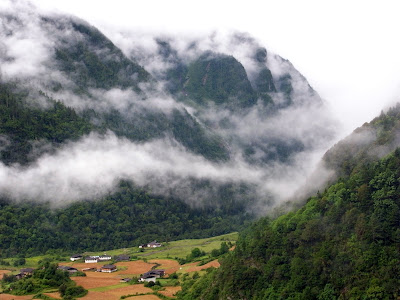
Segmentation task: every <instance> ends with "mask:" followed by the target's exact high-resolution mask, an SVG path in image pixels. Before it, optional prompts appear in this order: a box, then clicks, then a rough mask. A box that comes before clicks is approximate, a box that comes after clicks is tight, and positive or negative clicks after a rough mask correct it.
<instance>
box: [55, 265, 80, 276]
mask: <svg viewBox="0 0 400 300" xmlns="http://www.w3.org/2000/svg"><path fill="white" fill-rule="evenodd" d="M58 269H60V270H63V271H66V272H68V273H70V274H73V273H76V272H78V269H76V268H73V267H69V266H58Z"/></svg>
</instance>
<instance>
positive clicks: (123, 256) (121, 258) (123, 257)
mask: <svg viewBox="0 0 400 300" xmlns="http://www.w3.org/2000/svg"><path fill="white" fill-rule="evenodd" d="M115 260H116V261H127V260H131V257H130V256H129V255H126V254H120V255H117V256H116V257H115Z"/></svg>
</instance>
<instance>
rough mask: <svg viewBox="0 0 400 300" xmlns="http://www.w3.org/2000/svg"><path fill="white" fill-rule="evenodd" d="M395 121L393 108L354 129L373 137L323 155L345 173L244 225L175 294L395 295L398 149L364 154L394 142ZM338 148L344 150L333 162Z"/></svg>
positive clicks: (399, 272) (399, 233)
mask: <svg viewBox="0 0 400 300" xmlns="http://www.w3.org/2000/svg"><path fill="white" fill-rule="evenodd" d="M398 121H399V116H398V107H397V108H395V109H391V110H389V112H388V113H387V114H382V115H381V116H380V117H378V118H376V119H374V120H373V121H372V122H371V123H369V124H365V125H364V126H363V127H362V128H361V129H358V130H357V131H356V132H355V134H353V136H354V135H358V134H360V133H362V132H365V131H367V132H371V131H373V132H375V130H376V131H377V132H378V133H377V136H375V135H374V136H372V137H371V138H368V141H364V143H363V144H362V145H361V146H360V143H357V142H359V141H360V140H356V143H355V145H354V146H352V144H351V142H349V141H351V139H350V138H347V139H346V140H344V141H342V142H340V143H339V144H338V145H337V146H335V147H334V148H333V149H332V150H330V151H329V152H328V154H327V155H326V157H325V159H326V158H327V157H329V158H330V160H329V162H331V163H336V166H339V170H342V171H343V172H344V174H346V176H345V177H342V178H341V179H340V180H339V181H338V182H337V183H335V184H333V185H332V186H330V187H329V188H327V189H326V190H325V191H324V192H323V193H318V194H317V195H316V196H314V197H311V198H310V199H308V201H307V203H306V204H305V205H304V206H303V207H302V208H300V209H298V210H297V211H293V212H290V213H287V214H285V215H282V216H281V217H278V218H277V219H271V218H263V219H261V220H259V221H257V222H256V223H255V224H253V225H252V226H250V227H249V228H248V229H246V231H244V232H243V233H242V234H241V236H240V239H239V241H238V243H237V246H236V249H235V251H234V252H233V253H232V254H231V255H228V256H227V257H226V258H225V259H224V260H223V261H222V263H221V268H220V269H219V270H215V271H212V272H210V273H209V274H208V275H207V276H206V277H204V278H202V279H201V280H199V281H197V282H195V281H193V282H191V283H189V284H187V285H186V287H185V289H184V291H183V292H182V294H181V295H180V298H181V299H398V297H399V296H400V290H399V286H400V279H399V278H400V264H399V261H400V252H399V249H400V238H399V237H400V202H399V199H400V184H399V181H398V180H397V179H398V178H399V177H400V150H399V149H398V148H397V149H396V150H395V151H394V152H392V153H390V154H389V155H388V156H386V157H384V158H382V159H380V160H378V159H377V158H376V156H369V155H368V154H369V151H373V150H375V152H371V153H374V154H376V155H378V153H377V152H376V150H377V149H383V148H384V149H385V151H390V150H389V149H391V148H393V147H395V146H394V144H393V143H394V141H395V139H394V137H395V136H397V133H396V132H397V131H398V130H397V126H396V124H398ZM384 124H387V125H386V126H385V125H384ZM353 142H354V140H353ZM338 149H339V150H341V151H347V153H346V156H344V157H343V156H341V155H338V156H336V158H337V159H338V160H337V161H335V158H333V157H332V156H331V155H332V153H335V154H336V155H337V154H338V151H339V150H338ZM350 150H351V151H352V152H350ZM349 152H350V153H349ZM352 154H353V155H354V156H352ZM379 155H382V152H380V153H379ZM344 162H350V163H351V164H346V166H350V167H351V169H350V170H349V169H348V168H343V164H344Z"/></svg>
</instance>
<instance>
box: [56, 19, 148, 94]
mask: <svg viewBox="0 0 400 300" xmlns="http://www.w3.org/2000/svg"><path fill="white" fill-rule="evenodd" d="M72 26H73V28H74V29H75V30H76V32H77V33H80V34H82V35H83V37H84V38H82V39H81V40H80V41H79V42H76V43H74V42H72V43H71V42H68V41H63V42H64V43H65V45H63V46H62V47H59V48H58V49H56V59H57V61H58V63H59V68H60V70H62V71H63V72H65V73H66V74H67V75H68V76H69V77H70V78H71V79H72V80H73V81H74V82H75V83H76V84H77V86H78V87H79V89H80V90H78V91H76V92H78V93H86V92H87V89H88V88H89V87H94V88H103V89H110V88H113V87H119V88H133V89H135V90H136V91H139V90H140V89H139V88H138V86H137V84H138V83H139V82H147V81H149V80H150V75H149V73H147V72H146V71H145V70H144V69H143V68H142V67H141V66H139V65H138V64H136V63H134V62H132V61H131V60H129V59H128V58H127V57H126V56H125V55H124V54H123V53H122V51H121V50H120V49H118V48H117V47H115V45H114V44H113V43H112V42H111V41H110V40H109V39H108V38H106V37H105V36H104V35H103V34H102V33H101V32H100V31H98V30H97V29H96V28H94V27H93V26H90V25H87V24H83V23H77V22H72Z"/></svg>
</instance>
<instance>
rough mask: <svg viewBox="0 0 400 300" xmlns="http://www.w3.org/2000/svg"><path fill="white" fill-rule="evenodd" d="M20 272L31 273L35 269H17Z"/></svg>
mask: <svg viewBox="0 0 400 300" xmlns="http://www.w3.org/2000/svg"><path fill="white" fill-rule="evenodd" d="M19 271H20V272H21V273H32V272H33V271H35V269H32V268H25V269H21V270H19Z"/></svg>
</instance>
